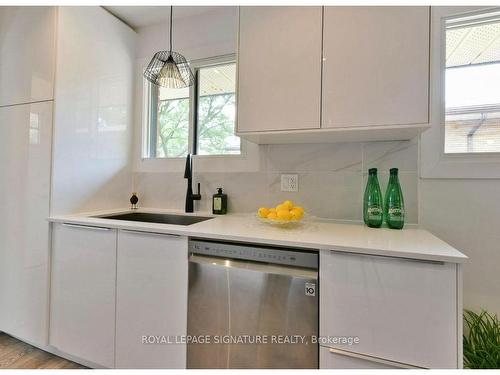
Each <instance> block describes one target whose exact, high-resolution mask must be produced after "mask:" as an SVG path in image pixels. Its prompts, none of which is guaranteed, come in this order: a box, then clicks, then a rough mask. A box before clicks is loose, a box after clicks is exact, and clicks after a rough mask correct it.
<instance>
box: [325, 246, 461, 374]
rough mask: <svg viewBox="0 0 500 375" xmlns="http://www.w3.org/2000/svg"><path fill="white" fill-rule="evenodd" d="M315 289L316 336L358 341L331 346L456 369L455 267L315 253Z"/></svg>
mask: <svg viewBox="0 0 500 375" xmlns="http://www.w3.org/2000/svg"><path fill="white" fill-rule="evenodd" d="M320 285H321V293H320V298H321V300H320V335H321V336H351V337H352V336H354V337H359V344H357V345H353V346H350V347H349V348H347V347H345V346H335V345H332V347H337V348H339V349H344V350H348V351H353V352H356V353H360V354H365V355H369V356H373V357H378V358H383V359H387V360H391V361H395V362H400V363H405V364H408V365H413V366H419V367H428V368H456V366H457V343H458V338H457V272H456V265H455V264H451V263H430V262H425V261H417V260H410V259H398V258H389V257H381V256H367V255H356V254H350V253H340V252H329V251H321V253H320Z"/></svg>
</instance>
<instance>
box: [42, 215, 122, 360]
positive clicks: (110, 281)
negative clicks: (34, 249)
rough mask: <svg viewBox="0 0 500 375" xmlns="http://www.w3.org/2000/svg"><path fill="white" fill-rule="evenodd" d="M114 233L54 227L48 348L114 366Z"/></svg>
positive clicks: (87, 227) (92, 229) (58, 225)
mask: <svg viewBox="0 0 500 375" xmlns="http://www.w3.org/2000/svg"><path fill="white" fill-rule="evenodd" d="M115 283H116V230H113V229H107V228H97V227H89V226H78V225H72V224H71V225H65V224H57V225H54V230H53V239H52V272H51V296H50V299H51V302H50V338H49V343H50V344H51V345H53V346H54V347H56V348H57V349H59V350H60V351H62V352H65V353H67V354H71V355H73V356H76V357H79V358H83V359H85V360H87V361H89V362H93V363H96V364H98V365H100V366H104V367H109V368H112V367H114V352H115V346H114V340H115V290H116V288H115Z"/></svg>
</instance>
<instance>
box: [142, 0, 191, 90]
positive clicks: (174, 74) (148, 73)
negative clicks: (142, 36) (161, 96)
mask: <svg viewBox="0 0 500 375" xmlns="http://www.w3.org/2000/svg"><path fill="white" fill-rule="evenodd" d="M172 13H173V7H172V6H171V7H170V49H169V50H168V51H160V52H156V53H155V55H154V56H153V58H152V59H151V62H150V63H149V65H148V67H147V68H146V70H145V72H144V77H145V78H146V79H147V80H148V81H149V82H151V83H153V84H155V85H158V86H162V87H167V88H172V89H181V88H184V87H189V86H192V85H193V83H194V75H193V72H192V71H191V68H190V67H189V63H188V62H187V60H186V58H185V57H184V56H182V55H181V54H180V53H177V52H174V51H172Z"/></svg>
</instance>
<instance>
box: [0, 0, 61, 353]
mask: <svg viewBox="0 0 500 375" xmlns="http://www.w3.org/2000/svg"><path fill="white" fill-rule="evenodd" d="M55 20H56V9H55V7H0V176H1V177H0V179H1V183H0V196H1V197H2V203H1V204H0V218H1V225H0V306H1V309H0V331H4V332H6V333H9V334H11V335H14V336H17V337H19V338H21V339H23V340H26V341H28V342H31V343H34V344H36V345H40V346H43V345H45V344H46V343H47V323H48V315H47V309H48V305H47V304H48V278H49V273H48V272H49V266H48V259H49V224H48V222H47V216H48V215H49V201H50V199H49V197H50V170H51V152H52V107H53V101H52V99H53V80H54V56H55V48H54V44H55Z"/></svg>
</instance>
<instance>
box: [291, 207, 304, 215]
mask: <svg viewBox="0 0 500 375" xmlns="http://www.w3.org/2000/svg"><path fill="white" fill-rule="evenodd" d="M293 210H297V211H300V212H301V213H302V214H304V209H303V208H302V207H300V206H295V207H294V208H293Z"/></svg>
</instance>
